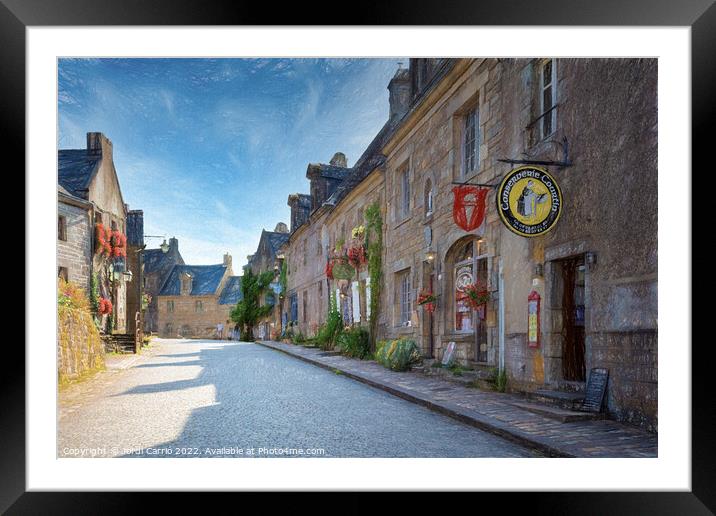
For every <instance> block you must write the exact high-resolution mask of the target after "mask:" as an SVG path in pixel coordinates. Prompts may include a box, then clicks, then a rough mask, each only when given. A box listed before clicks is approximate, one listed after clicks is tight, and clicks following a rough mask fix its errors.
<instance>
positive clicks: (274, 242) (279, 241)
mask: <svg viewBox="0 0 716 516" xmlns="http://www.w3.org/2000/svg"><path fill="white" fill-rule="evenodd" d="M290 236H291V234H290V233H276V232H274V231H266V238H268V242H269V245H270V246H271V251H272V255H273V256H276V253H278V250H279V248H280V247H281V246H282V245H283V244H284V243H286V242H287V241H288V238H289V237H290Z"/></svg>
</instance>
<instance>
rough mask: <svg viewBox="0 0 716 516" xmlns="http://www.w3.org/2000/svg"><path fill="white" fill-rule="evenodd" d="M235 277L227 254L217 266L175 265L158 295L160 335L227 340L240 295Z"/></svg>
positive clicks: (238, 284)
mask: <svg viewBox="0 0 716 516" xmlns="http://www.w3.org/2000/svg"><path fill="white" fill-rule="evenodd" d="M237 278H239V277H238V276H234V273H233V268H232V259H231V255H229V254H225V255H224V260H223V262H222V263H220V264H217V265H175V266H174V267H173V268H172V270H171V272H170V273H169V275H168V276H167V278H166V280H165V281H164V284H163V285H162V288H161V290H160V292H159V295H158V296H157V316H158V317H157V318H158V325H159V335H160V336H162V337H178V336H180V337H184V338H191V337H195V338H201V337H204V338H206V337H209V338H227V337H228V335H229V332H230V329H231V328H232V327H233V324H232V323H231V311H232V310H233V309H234V307H235V306H236V303H237V302H238V300H239V298H240V295H241V289H240V281H237ZM219 325H221V326H222V330H221V332H219V331H218V327H219Z"/></svg>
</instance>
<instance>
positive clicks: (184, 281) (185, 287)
mask: <svg viewBox="0 0 716 516" xmlns="http://www.w3.org/2000/svg"><path fill="white" fill-rule="evenodd" d="M191 280H192V278H191V274H189V273H187V272H185V273H183V274H182V275H181V294H182V295H183V296H185V295H189V294H191V288H192V281H191Z"/></svg>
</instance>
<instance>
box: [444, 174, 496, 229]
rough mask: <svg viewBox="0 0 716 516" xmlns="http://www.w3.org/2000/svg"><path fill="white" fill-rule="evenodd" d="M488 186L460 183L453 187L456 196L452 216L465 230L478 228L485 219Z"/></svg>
mask: <svg viewBox="0 0 716 516" xmlns="http://www.w3.org/2000/svg"><path fill="white" fill-rule="evenodd" d="M488 191H489V190H488V189H487V188H480V187H479V186H473V185H460V186H456V187H454V188H453V189H452V193H453V195H454V196H455V198H454V200H453V205H452V218H453V219H454V220H455V224H457V225H458V226H459V227H460V228H462V229H464V230H465V231H472V230H473V229H477V228H479V227H480V225H481V224H482V221H483V220H484V219H485V198H486V197H487V192H488Z"/></svg>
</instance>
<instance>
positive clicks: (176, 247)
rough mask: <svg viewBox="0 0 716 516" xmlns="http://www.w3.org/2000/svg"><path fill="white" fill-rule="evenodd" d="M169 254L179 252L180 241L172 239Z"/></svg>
mask: <svg viewBox="0 0 716 516" xmlns="http://www.w3.org/2000/svg"><path fill="white" fill-rule="evenodd" d="M169 252H170V253H171V252H175V253H177V252H179V240H177V239H176V238H175V237H171V238H170V239H169Z"/></svg>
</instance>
